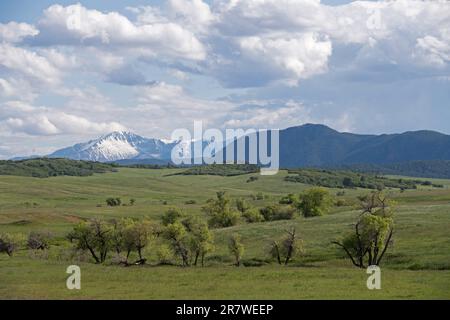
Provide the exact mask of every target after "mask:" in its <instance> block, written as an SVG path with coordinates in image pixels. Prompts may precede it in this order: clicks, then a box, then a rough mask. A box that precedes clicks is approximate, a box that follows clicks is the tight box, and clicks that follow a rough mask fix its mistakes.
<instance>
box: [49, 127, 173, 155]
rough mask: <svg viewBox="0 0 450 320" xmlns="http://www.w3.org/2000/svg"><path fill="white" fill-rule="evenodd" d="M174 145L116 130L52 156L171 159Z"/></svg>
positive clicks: (59, 151)
mask: <svg viewBox="0 0 450 320" xmlns="http://www.w3.org/2000/svg"><path fill="white" fill-rule="evenodd" d="M173 146H174V144H173V143H165V142H163V141H161V140H157V139H148V138H144V137H141V136H139V135H137V134H134V133H132V132H128V131H116V132H111V133H108V134H106V135H103V136H101V137H100V138H98V139H95V140H91V141H89V142H86V143H80V144H77V145H74V146H72V147H69V148H65V149H61V150H58V151H56V152H54V153H53V154H51V155H50V157H65V158H70V159H76V160H91V161H101V162H108V161H117V160H123V159H133V158H145V157H149V158H156V159H170V152H171V150H172V147H173ZM167 157H169V158H167Z"/></svg>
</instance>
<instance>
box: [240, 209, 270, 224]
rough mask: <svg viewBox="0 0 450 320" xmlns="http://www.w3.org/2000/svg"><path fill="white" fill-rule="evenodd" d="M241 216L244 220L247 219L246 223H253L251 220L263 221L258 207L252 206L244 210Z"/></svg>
mask: <svg viewBox="0 0 450 320" xmlns="http://www.w3.org/2000/svg"><path fill="white" fill-rule="evenodd" d="M242 217H243V218H244V219H245V221H247V222H248V223H253V222H262V221H264V220H265V219H264V216H263V215H262V214H261V213H260V212H259V210H258V209H256V208H252V209H249V210H246V211H245V212H244V213H243V214H242Z"/></svg>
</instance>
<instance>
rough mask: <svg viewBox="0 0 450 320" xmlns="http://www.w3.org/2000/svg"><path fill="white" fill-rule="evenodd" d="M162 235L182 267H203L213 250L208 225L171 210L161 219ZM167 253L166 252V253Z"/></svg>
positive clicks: (196, 218)
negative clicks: (199, 264) (199, 263)
mask: <svg viewBox="0 0 450 320" xmlns="http://www.w3.org/2000/svg"><path fill="white" fill-rule="evenodd" d="M162 223H163V225H164V229H163V231H162V234H163V236H164V238H165V239H166V240H167V241H169V244H170V246H171V249H172V250H173V252H174V253H175V254H176V255H178V256H179V257H180V258H181V261H182V265H183V266H185V267H188V266H191V265H193V266H197V264H198V262H199V260H200V262H201V265H202V266H203V265H204V260H205V256H206V254H207V253H208V252H210V251H212V249H213V247H214V246H213V235H212V233H211V231H210V230H209V228H208V225H207V224H206V223H205V222H204V221H202V220H201V219H200V218H198V217H193V216H186V215H185V214H184V213H183V212H181V211H180V210H179V209H176V208H172V209H170V210H168V211H167V212H166V213H165V214H164V216H163V217H162ZM166 253H167V252H166Z"/></svg>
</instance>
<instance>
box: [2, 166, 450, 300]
mask: <svg viewBox="0 0 450 320" xmlns="http://www.w3.org/2000/svg"><path fill="white" fill-rule="evenodd" d="M179 172H180V169H154V170H150V169H126V168H123V169H120V170H119V172H117V173H106V174H94V175H93V176H88V177H53V178H47V179H38V178H29V177H16V176H0V233H1V232H8V233H23V234H27V233H28V232H30V231H32V230H48V231H51V232H52V233H53V234H54V235H55V236H56V240H54V246H53V247H52V248H51V249H50V250H49V252H48V253H47V254H45V255H39V256H38V255H36V254H32V253H30V252H28V251H26V250H22V251H20V252H18V253H17V254H16V255H15V256H14V257H12V258H9V257H8V256H7V255H4V254H3V255H0V298H6V299H15V298H19V299H27V298H38V299H48V298H55V299H83V298H94V299H101V298H108V299H110V298H111V299H132V298H137V299H205V298H207V299H221V298H223V299H252V298H255V299H257V298H260V299H317V298H325V299H345V298H351V299H382V298H389V299H391V298H392V299H404V298H408V299H419V298H425V299H431V298H438V299H450V234H449V230H450V188H449V187H450V180H432V179H426V180H431V181H433V182H435V183H438V184H443V185H444V188H433V187H425V186H420V187H419V188H418V189H417V190H405V191H403V192H401V191H400V190H398V189H392V190H387V193H388V194H390V196H391V197H392V198H393V199H395V200H396V202H397V203H398V207H397V211H396V215H395V225H396V229H395V230H396V231H395V236H394V246H393V248H392V249H391V250H390V251H389V252H388V254H387V256H386V259H385V261H383V265H382V290H379V291H371V290H368V289H367V288H366V279H367V276H368V275H367V274H366V273H365V270H360V269H357V268H354V267H352V266H351V263H350V262H349V261H348V260H347V259H345V257H344V256H343V254H342V252H341V251H339V250H338V249H336V247H334V246H333V245H331V241H333V240H335V239H339V238H340V237H342V236H343V235H344V234H345V233H346V232H347V231H348V230H349V228H350V225H351V223H352V222H354V221H355V219H356V217H357V215H358V211H357V210H355V208H354V207H353V206H351V205H348V206H343V207H334V208H333V210H332V212H331V213H330V214H329V215H326V216H322V217H315V218H308V219H305V218H301V217H297V218H296V219H295V220H284V221H274V222H263V223H254V224H245V223H242V224H240V225H238V226H235V227H231V228H224V229H215V230H214V235H215V247H216V249H215V251H214V252H213V253H212V254H211V255H210V256H209V257H207V260H206V267H204V268H200V267H197V268H181V267H177V266H156V265H155V261H156V257H155V254H154V251H153V250H152V246H150V247H149V248H148V249H147V252H146V255H147V256H148V257H149V258H150V259H149V260H150V261H149V265H146V266H140V267H128V268H125V267H120V266H117V265H113V264H112V263H108V264H106V265H94V264H92V263H89V262H88V261H86V260H85V259H84V258H82V257H80V258H79V259H75V260H73V259H68V258H66V257H65V256H64V254H63V252H64V250H66V249H67V246H68V244H67V243H66V241H64V240H63V239H64V236H65V234H67V232H68V231H70V230H71V228H72V227H73V225H74V224H75V223H77V222H79V221H82V220H84V219H87V218H92V217H101V218H107V219H108V218H117V217H150V218H152V219H155V220H157V219H159V218H160V217H161V215H162V214H163V213H164V212H165V211H166V210H167V209H168V208H169V207H171V206H178V207H181V208H183V209H184V210H185V211H187V212H188V213H190V214H196V215H201V216H203V213H202V212H201V207H202V206H203V205H204V203H205V201H206V200H207V199H208V198H211V197H213V196H214V195H215V192H217V191H222V190H224V191H227V193H228V194H229V195H230V196H231V197H232V198H237V197H244V198H246V199H247V200H248V201H249V202H250V203H251V204H252V205H253V206H256V207H262V206H264V205H266V204H269V203H274V202H278V200H279V199H280V198H281V197H282V196H284V195H286V194H288V193H299V192H301V191H302V190H305V189H307V188H309V187H311V186H308V185H304V184H301V183H293V182H288V181H285V179H284V178H285V177H286V175H287V172H286V171H281V172H280V173H279V174H278V175H276V176H259V174H257V173H255V174H248V175H240V176H231V177H222V176H206V175H205V176H203V175H202V176H184V175H174V174H175V173H179ZM250 176H258V179H257V180H255V181H252V182H247V181H248V180H249V177H250ZM338 191H339V189H330V192H331V193H332V194H335V193H336V192H338ZM368 192H369V191H368V190H367V189H366V190H364V189H346V190H345V195H343V196H340V197H339V198H340V199H343V200H345V202H346V203H348V204H352V203H356V200H355V199H356V197H357V196H358V195H362V194H366V193H368ZM258 193H263V194H264V195H265V197H264V199H263V200H253V197H252V196H254V195H256V194H258ZM108 197H120V198H121V199H122V201H124V202H128V201H129V200H130V199H131V198H133V199H135V200H136V204H135V205H134V206H120V207H107V206H106V205H105V199H106V198H108ZM190 200H195V202H196V203H194V204H186V203H187V202H189V201H190ZM291 226H295V227H296V228H297V231H298V234H299V235H300V237H301V238H302V239H303V241H304V246H305V252H304V254H303V255H302V257H301V258H300V259H297V260H295V261H294V262H293V263H292V264H291V265H289V266H288V267H280V266H278V265H276V264H275V263H273V262H271V261H269V260H268V254H267V252H268V247H269V244H270V242H271V240H273V239H276V238H279V237H280V236H281V235H282V234H283V233H284V230H285V229H287V228H289V227H291ZM232 233H239V234H240V235H241V236H242V239H243V242H244V244H245V254H244V265H246V267H240V268H236V267H232V266H231V265H232V258H231V257H230V255H229V253H228V250H227V245H226V243H227V242H226V239H227V238H228V237H229V236H230V235H231V234H232ZM70 264H77V265H80V267H81V269H82V290H81V291H77V292H73V291H69V290H67V289H66V288H65V280H66V277H67V274H66V273H65V269H66V267H67V266H68V265H70Z"/></svg>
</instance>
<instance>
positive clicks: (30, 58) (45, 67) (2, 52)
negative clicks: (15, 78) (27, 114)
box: [0, 43, 61, 84]
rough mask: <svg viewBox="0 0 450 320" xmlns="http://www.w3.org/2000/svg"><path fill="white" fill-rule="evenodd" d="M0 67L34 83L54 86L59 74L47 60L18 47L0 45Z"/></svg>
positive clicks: (5, 44)
mask: <svg viewBox="0 0 450 320" xmlns="http://www.w3.org/2000/svg"><path fill="white" fill-rule="evenodd" d="M0 66H3V67H4V68H6V69H7V70H8V71H10V72H12V73H14V74H18V75H20V76H24V77H26V78H29V79H31V80H34V81H38V82H43V83H48V84H55V83H57V82H58V81H59V80H60V77H61V72H60V70H59V69H58V68H56V67H55V66H54V65H53V64H52V63H51V62H50V61H49V60H48V59H46V58H45V57H43V56H40V55H38V54H37V53H36V52H34V51H29V50H26V49H23V48H20V47H15V46H12V45H10V44H7V43H2V44H0Z"/></svg>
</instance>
